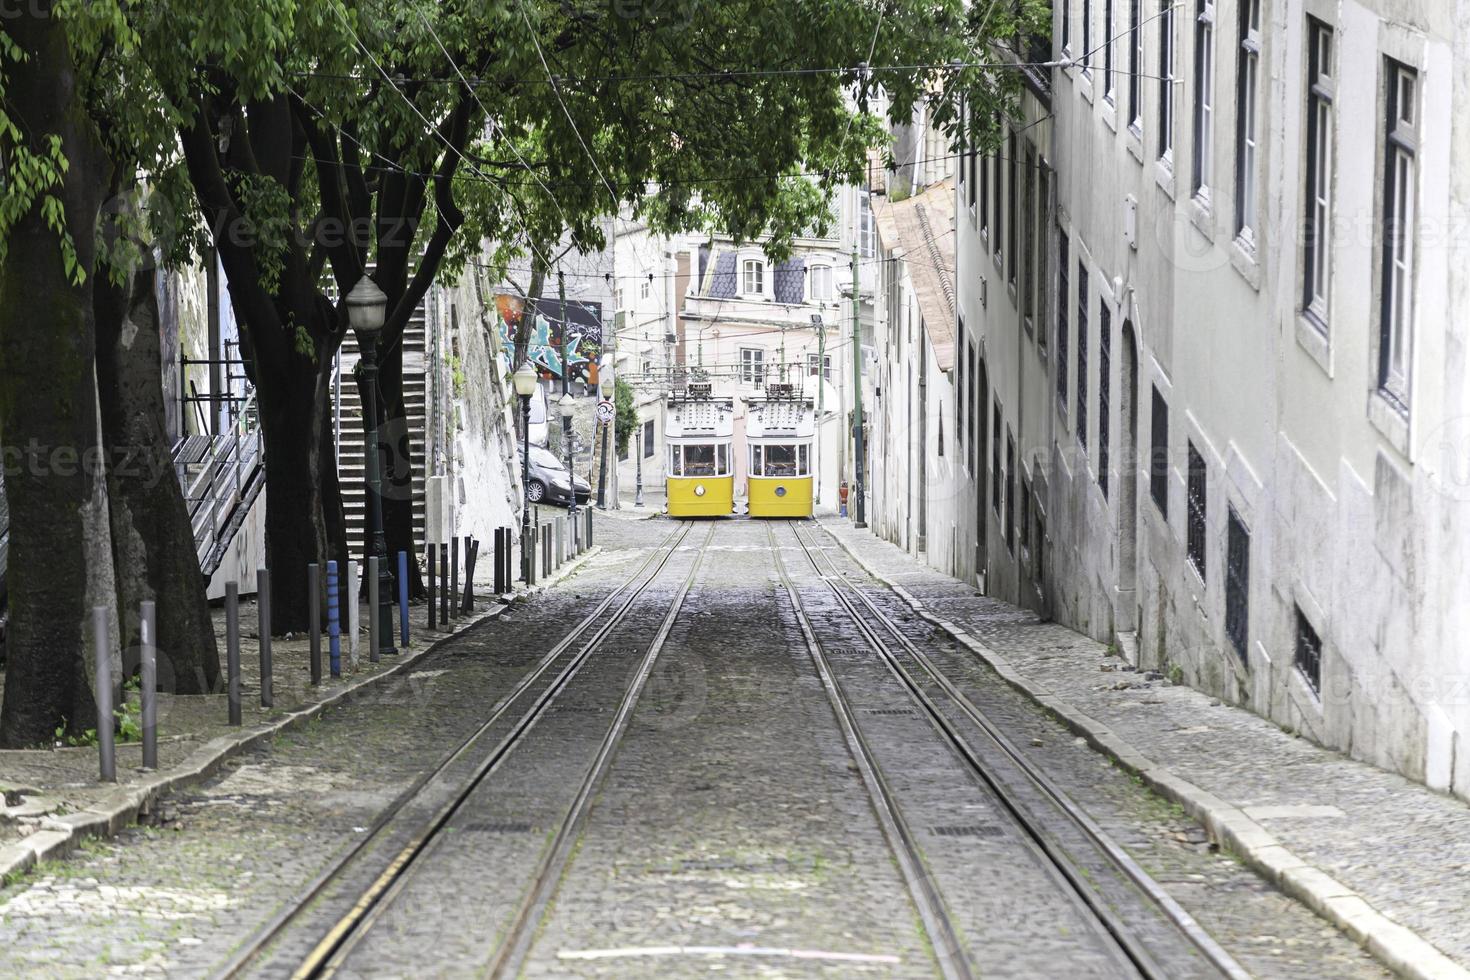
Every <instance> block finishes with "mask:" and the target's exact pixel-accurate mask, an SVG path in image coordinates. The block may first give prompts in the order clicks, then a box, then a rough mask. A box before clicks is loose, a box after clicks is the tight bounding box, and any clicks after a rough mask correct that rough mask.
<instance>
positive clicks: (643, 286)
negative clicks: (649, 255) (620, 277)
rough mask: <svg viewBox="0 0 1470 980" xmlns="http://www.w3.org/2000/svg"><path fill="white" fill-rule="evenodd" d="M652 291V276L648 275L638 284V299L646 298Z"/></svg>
mask: <svg viewBox="0 0 1470 980" xmlns="http://www.w3.org/2000/svg"><path fill="white" fill-rule="evenodd" d="M652 293H653V276H651V275H650V276H649V277H648V278H647V279H645V280H643V281H642V282H641V283H639V284H638V296H639V298H640V299H648V297H649V296H650V295H651V294H652Z"/></svg>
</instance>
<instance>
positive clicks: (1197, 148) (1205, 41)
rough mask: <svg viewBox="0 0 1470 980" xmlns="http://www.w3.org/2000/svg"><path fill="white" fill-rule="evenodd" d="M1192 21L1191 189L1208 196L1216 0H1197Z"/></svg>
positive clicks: (1211, 167)
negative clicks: (1192, 130) (1192, 172)
mask: <svg viewBox="0 0 1470 980" xmlns="http://www.w3.org/2000/svg"><path fill="white" fill-rule="evenodd" d="M1197 2H1198V4H1199V16H1197V17H1196V18H1195V21H1194V180H1193V186H1192V187H1191V188H1190V191H1191V193H1192V194H1193V195H1194V196H1195V197H1197V198H1199V199H1200V200H1201V201H1203V202H1204V203H1206V204H1208V203H1209V200H1210V185H1211V184H1213V183H1214V179H1215V0H1197Z"/></svg>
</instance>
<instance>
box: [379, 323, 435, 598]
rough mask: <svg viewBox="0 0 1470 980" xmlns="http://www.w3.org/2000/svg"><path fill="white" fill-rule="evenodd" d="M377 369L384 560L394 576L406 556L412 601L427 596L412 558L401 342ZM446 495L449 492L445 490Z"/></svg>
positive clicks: (410, 454)
mask: <svg viewBox="0 0 1470 980" xmlns="http://www.w3.org/2000/svg"><path fill="white" fill-rule="evenodd" d="M379 356H380V357H382V358H383V360H382V363H381V364H380V365H379V368H378V399H377V405H378V432H379V441H380V442H381V443H382V446H383V455H382V457H381V459H382V470H381V472H382V476H383V536H384V537H385V538H386V539H387V541H388V557H389V561H390V562H391V563H392V565H393V576H394V578H395V579H396V578H397V576H398V553H399V552H400V551H405V552H407V553H408V554H409V556H410V560H409V563H408V593H409V595H410V596H411V597H413V598H415V599H420V598H423V597H424V596H426V595H427V594H428V590H427V589H425V587H424V583H423V579H422V578H421V576H420V575H419V565H418V562H417V561H414V560H412V557H413V556H415V555H417V554H418V553H419V545H418V541H417V539H416V538H415V536H414V526H413V476H414V473H415V468H414V461H415V456H414V444H413V430H412V429H410V428H409V425H408V409H407V407H406V406H405V403H404V398H403V341H402V340H401V339H400V341H399V342H398V343H397V344H395V345H393V350H391V351H389V352H387V353H386V354H380V355H379ZM446 492H449V490H448V488H446Z"/></svg>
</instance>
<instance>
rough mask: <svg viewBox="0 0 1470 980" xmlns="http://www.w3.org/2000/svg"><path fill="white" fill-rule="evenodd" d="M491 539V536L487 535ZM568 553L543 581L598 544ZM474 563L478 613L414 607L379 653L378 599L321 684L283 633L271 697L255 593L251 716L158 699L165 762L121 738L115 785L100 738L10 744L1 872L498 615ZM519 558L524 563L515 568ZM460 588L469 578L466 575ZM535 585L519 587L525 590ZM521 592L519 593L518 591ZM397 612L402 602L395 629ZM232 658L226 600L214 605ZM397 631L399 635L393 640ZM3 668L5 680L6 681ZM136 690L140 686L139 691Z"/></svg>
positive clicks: (301, 649) (250, 607) (2, 768)
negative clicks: (269, 697)
mask: <svg viewBox="0 0 1470 980" xmlns="http://www.w3.org/2000/svg"><path fill="white" fill-rule="evenodd" d="M482 548H483V546H482ZM596 550H597V549H595V548H594V549H593V550H592V551H589V552H587V553H586V554H584V555H583V556H582V557H581V558H578V559H573V560H571V561H568V562H565V563H564V564H562V566H561V567H560V568H558V569H557V570H556V571H555V572H554V573H553V575H552V577H551V578H549V579H546V580H544V581H542V582H540V583H538V585H537V587H536V588H537V590H540V589H542V588H546V587H550V586H551V585H553V584H555V582H557V581H559V580H560V579H561V578H563V577H565V576H566V575H568V574H571V572H573V571H574V570H575V569H576V568H578V567H580V565H581V564H582V561H583V560H584V559H585V558H587V557H589V556H590V555H592V554H593V553H595V551H596ZM481 558H482V560H481V561H480V562H479V564H478V566H477V567H476V569H475V612H474V613H473V614H472V615H469V616H461V615H456V617H455V618H454V619H453V621H452V623H451V628H450V629H449V630H445V629H443V628H442V625H441V628H440V629H437V630H435V631H432V632H431V631H429V629H428V607H427V605H425V604H419V605H415V606H412V607H411V608H410V610H409V622H410V645H409V647H408V648H407V649H406V650H405V649H400V653H399V654H398V655H397V656H388V657H384V658H383V659H382V660H381V661H380V662H379V663H376V664H374V663H372V662H371V661H370V659H369V656H368V633H367V623H368V614H367V605H366V603H363V604H362V605H361V606H360V611H359V629H360V636H359V640H358V657H357V662H356V663H355V664H354V663H352V662H351V658H350V655H349V646H348V638H347V636H346V623H345V622H344V624H343V630H344V635H343V638H342V676H341V677H340V678H338V679H335V680H334V679H332V678H330V677H323V681H322V684H321V686H320V687H313V686H312V685H311V679H310V643H309V641H308V640H307V638H306V637H304V636H302V637H294V638H291V639H285V638H282V637H276V638H275V639H274V640H273V641H272V643H271V653H272V662H273V668H272V676H273V684H272V689H273V693H274V698H273V701H274V705H273V706H272V707H271V708H262V707H261V706H260V660H259V642H258V638H257V634H258V631H257V630H256V623H257V621H258V620H257V611H256V604H255V600H254V598H253V597H252V598H247V599H242V601H241V604H240V631H241V639H240V660H241V671H240V672H241V702H242V716H243V717H242V722H243V724H242V725H241V726H240V727H238V728H234V727H231V726H230V725H229V724H228V704H227V700H226V697H225V695H224V694H218V695H206V696H200V697H174V696H172V695H169V694H165V693H160V695H159V707H158V732H159V737H158V762H159V767H158V769H157V770H156V771H151V772H150V771H149V770H146V769H143V768H142V745H141V743H138V742H130V743H124V742H121V741H119V742H118V744H117V777H118V781H117V783H115V784H109V783H102V782H99V781H98V753H97V748H96V747H95V746H78V747H70V746H56V747H52V748H49V749H22V750H14V749H12V750H0V878H3V877H6V876H10V875H13V874H16V873H18V872H21V871H24V870H26V869H27V868H29V867H31V866H32V865H34V864H35V863H36V862H37V861H39V860H43V859H46V858H50V857H53V856H56V855H57V854H60V853H63V852H65V851H67V850H69V849H70V848H71V847H73V846H75V844H76V842H77V841H78V839H79V838H81V837H86V836H111V835H113V834H115V833H117V832H118V830H120V829H121V828H122V827H123V826H125V825H127V824H128V823H130V822H132V821H133V820H135V819H136V818H137V817H138V816H139V815H140V814H141V813H146V812H148V808H149V806H150V805H151V804H152V802H153V800H155V799H157V798H158V797H159V796H161V795H162V794H163V793H165V792H167V791H169V790H170V789H173V788H176V787H178V786H181V785H184V784H187V783H189V782H190V781H192V780H196V779H200V778H203V777H205V776H208V775H210V774H211V773H213V772H214V771H215V770H216V769H217V768H218V766H219V765H220V763H221V762H223V761H224V760H225V759H227V758H230V757H231V756H233V755H235V754H237V753H239V752H241V751H243V750H245V749H247V748H249V747H250V746H252V745H254V744H256V743H257V742H259V741H261V740H263V739H266V738H269V737H272V736H273V735H275V734H276V733H278V732H280V731H282V730H284V729H287V728H290V727H293V726H295V725H299V724H301V723H303V722H305V721H308V720H310V719H311V718H314V717H316V716H317V715H318V714H320V712H321V711H322V710H323V709H324V708H326V707H327V706H329V705H332V704H335V703H337V702H339V701H341V700H342V699H344V698H346V697H349V696H351V695H352V694H353V693H354V692H356V691H359V690H360V689H362V688H364V687H366V686H369V685H373V684H377V683H380V682H382V681H383V680H384V679H386V678H388V677H391V676H393V675H395V674H398V673H400V672H401V671H403V670H404V669H406V668H407V667H409V666H410V665H412V664H413V663H416V662H417V661H418V660H420V659H421V658H422V657H423V656H424V655H425V654H427V653H428V652H429V651H430V650H431V649H432V648H433V647H434V646H436V645H437V644H438V643H439V642H440V641H442V640H443V639H445V638H447V637H450V636H453V635H454V634H455V633H458V632H462V631H463V630H465V629H466V628H468V627H469V626H471V625H473V624H475V623H478V622H480V621H482V620H484V619H485V618H487V617H492V616H496V615H498V614H499V613H500V612H501V611H502V610H503V609H504V608H505V604H504V603H503V602H502V601H500V600H497V599H495V598H493V597H491V595H490V591H491V588H492V581H491V578H492V577H493V567H492V565H491V562H490V561H489V559H488V558H487V557H486V556H485V554H484V553H483V551H482V554H481ZM515 567H516V566H515V564H514V563H513V565H512V568H513V569H514V568H515ZM461 588H463V584H462V583H461ZM525 594H526V593H524V592H518V593H515V595H525ZM512 598H513V597H512ZM397 618H398V617H397V613H396V611H395V613H394V621H395V628H396V623H397ZM214 620H215V630H216V633H217V635H218V636H219V650H220V660H221V668H223V666H224V663H223V661H224V651H225V640H224V628H225V627H224V611H223V609H222V608H216V609H214ZM397 642H398V637H397V636H396V635H395V637H394V643H395V645H396V644H397ZM327 656H328V644H327V638H326V637H325V636H323V638H322V661H323V667H322V670H323V673H324V674H326V672H327ZM3 677H4V675H3V672H0V690H3ZM134 697H135V698H136V695H134Z"/></svg>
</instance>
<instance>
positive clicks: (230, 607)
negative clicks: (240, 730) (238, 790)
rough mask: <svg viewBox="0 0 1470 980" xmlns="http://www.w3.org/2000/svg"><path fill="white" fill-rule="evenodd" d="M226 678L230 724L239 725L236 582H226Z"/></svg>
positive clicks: (237, 601) (238, 600)
mask: <svg viewBox="0 0 1470 980" xmlns="http://www.w3.org/2000/svg"><path fill="white" fill-rule="evenodd" d="M225 678H226V681H225V684H226V687H225V698H226V700H227V701H228V703H229V710H230V724H231V725H234V726H236V727H238V726H239V725H241V724H242V723H243V720H242V718H241V716H240V586H239V584H238V583H235V582H226V583H225ZM99 731H100V729H99Z"/></svg>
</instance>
